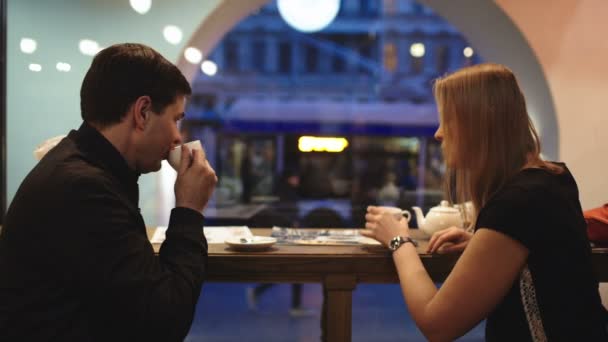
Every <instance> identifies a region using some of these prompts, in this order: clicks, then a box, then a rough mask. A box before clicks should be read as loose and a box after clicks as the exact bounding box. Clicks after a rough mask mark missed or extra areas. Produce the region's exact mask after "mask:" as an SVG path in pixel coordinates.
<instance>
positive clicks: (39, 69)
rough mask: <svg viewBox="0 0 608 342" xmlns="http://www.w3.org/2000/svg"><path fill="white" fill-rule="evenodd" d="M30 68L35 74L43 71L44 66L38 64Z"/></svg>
mask: <svg viewBox="0 0 608 342" xmlns="http://www.w3.org/2000/svg"><path fill="white" fill-rule="evenodd" d="M28 68H29V69H30V71H33V72H40V71H42V65H40V64H37V63H32V64H30V65H29V66H28Z"/></svg>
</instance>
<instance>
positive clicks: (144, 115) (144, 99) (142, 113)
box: [131, 96, 152, 130]
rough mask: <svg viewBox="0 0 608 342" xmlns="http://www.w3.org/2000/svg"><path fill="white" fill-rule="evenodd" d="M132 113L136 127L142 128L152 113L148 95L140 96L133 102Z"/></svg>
mask: <svg viewBox="0 0 608 342" xmlns="http://www.w3.org/2000/svg"><path fill="white" fill-rule="evenodd" d="M131 108H132V115H133V123H134V125H135V127H136V128H138V129H141V130H143V129H144V128H145V127H146V124H147V123H148V121H149V120H150V115H152V100H151V99H150V96H140V97H138V98H137V100H135V102H134V103H133V106H132V107H131Z"/></svg>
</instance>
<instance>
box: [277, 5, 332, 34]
mask: <svg viewBox="0 0 608 342" xmlns="http://www.w3.org/2000/svg"><path fill="white" fill-rule="evenodd" d="M277 7H278V9H279V14H280V15H281V17H282V18H283V20H285V22H287V24H288V25H289V26H291V27H293V28H294V29H296V30H298V31H301V32H316V31H321V30H322V29H324V28H325V27H327V26H328V25H329V24H331V22H332V21H333V20H334V19H335V18H336V15H338V12H339V11H340V0H277Z"/></svg>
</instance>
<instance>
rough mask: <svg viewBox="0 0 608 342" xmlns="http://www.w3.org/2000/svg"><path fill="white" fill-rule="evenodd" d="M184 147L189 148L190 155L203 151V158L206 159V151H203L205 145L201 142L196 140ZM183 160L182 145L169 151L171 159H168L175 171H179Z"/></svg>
mask: <svg viewBox="0 0 608 342" xmlns="http://www.w3.org/2000/svg"><path fill="white" fill-rule="evenodd" d="M184 145H186V146H188V149H190V153H192V151H193V150H199V151H201V152H202V154H203V158H205V150H204V149H203V145H202V144H201V141H200V140H194V141H191V142H188V143H185V144H184ZM181 160H182V145H180V146H176V147H174V148H173V149H172V150H171V151H169V157H168V158H167V161H168V162H169V165H171V167H173V168H174V169H175V170H177V169H179V164H180V161H181Z"/></svg>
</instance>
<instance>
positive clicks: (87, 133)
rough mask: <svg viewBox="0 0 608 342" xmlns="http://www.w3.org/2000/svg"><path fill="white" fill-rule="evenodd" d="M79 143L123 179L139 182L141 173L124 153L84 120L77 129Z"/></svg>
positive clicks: (96, 160) (104, 166)
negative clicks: (130, 164) (131, 166)
mask: <svg viewBox="0 0 608 342" xmlns="http://www.w3.org/2000/svg"><path fill="white" fill-rule="evenodd" d="M77 143H78V145H80V147H81V148H83V149H84V150H85V151H86V152H87V153H88V154H90V155H92V156H93V157H94V158H95V162H96V163H99V164H101V166H102V167H103V168H104V169H106V170H108V171H109V172H111V173H112V174H114V175H115V176H116V177H118V178H119V179H120V180H121V181H125V182H126V183H127V184H128V183H131V182H135V183H137V180H138V178H139V173H138V172H136V171H135V170H133V169H131V168H130V167H129V165H128V164H127V161H126V160H125V158H124V157H123V156H122V154H120V152H119V151H118V150H117V149H116V147H114V145H112V143H111V142H110V141H108V139H106V138H105V137H104V136H103V135H102V134H101V133H100V132H99V131H98V130H97V129H96V128H94V127H93V126H91V125H89V124H88V123H86V122H83V123H82V125H80V128H79V129H78V131H77Z"/></svg>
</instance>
